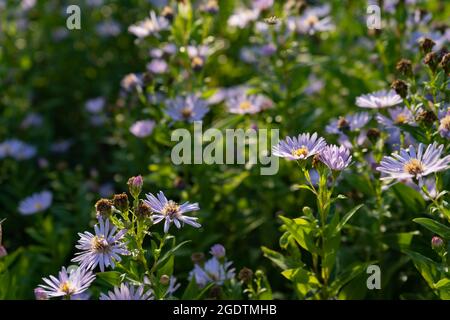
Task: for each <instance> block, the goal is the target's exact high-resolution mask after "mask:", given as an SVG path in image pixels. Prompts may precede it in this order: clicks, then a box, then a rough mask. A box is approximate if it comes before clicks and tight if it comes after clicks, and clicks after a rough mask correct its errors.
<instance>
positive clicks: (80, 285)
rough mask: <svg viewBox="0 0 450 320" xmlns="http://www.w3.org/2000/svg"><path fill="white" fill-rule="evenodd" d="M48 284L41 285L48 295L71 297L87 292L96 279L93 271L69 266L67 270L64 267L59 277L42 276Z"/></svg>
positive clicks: (51, 296)
mask: <svg viewBox="0 0 450 320" xmlns="http://www.w3.org/2000/svg"><path fill="white" fill-rule="evenodd" d="M42 280H44V282H45V283H46V284H42V285H39V287H41V288H42V289H44V292H45V293H46V294H47V295H48V297H50V298H53V297H69V298H70V297H71V296H73V295H77V294H80V293H83V292H85V291H86V290H87V289H88V288H89V286H90V285H91V283H92V282H93V281H94V280H95V275H94V274H93V273H92V271H89V270H86V269H83V268H81V267H78V268H69V270H67V269H66V268H65V267H62V269H61V271H60V272H59V275H58V278H56V277H54V276H50V277H49V278H42Z"/></svg>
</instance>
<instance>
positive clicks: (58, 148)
mask: <svg viewBox="0 0 450 320" xmlns="http://www.w3.org/2000/svg"><path fill="white" fill-rule="evenodd" d="M71 146H72V141H71V140H59V141H56V142H54V143H52V144H51V145H50V150H51V151H52V152H54V153H65V152H67V151H68V150H69V148H70V147H71Z"/></svg>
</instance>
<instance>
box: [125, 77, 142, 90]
mask: <svg viewBox="0 0 450 320" xmlns="http://www.w3.org/2000/svg"><path fill="white" fill-rule="evenodd" d="M143 84H144V83H143V81H142V75H140V74H136V73H130V74H127V75H126V76H125V77H124V78H123V79H122V81H121V82H120V85H121V86H122V88H123V89H124V90H125V91H131V90H132V89H135V88H140V87H142V85H143Z"/></svg>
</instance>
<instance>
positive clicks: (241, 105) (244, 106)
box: [239, 101, 252, 110]
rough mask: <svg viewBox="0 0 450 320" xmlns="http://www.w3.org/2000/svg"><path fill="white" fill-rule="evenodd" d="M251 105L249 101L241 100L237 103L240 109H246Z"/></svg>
mask: <svg viewBox="0 0 450 320" xmlns="http://www.w3.org/2000/svg"><path fill="white" fill-rule="evenodd" d="M251 107H252V104H251V103H250V101H243V102H241V103H240V104H239V109H241V110H248V109H250V108H251Z"/></svg>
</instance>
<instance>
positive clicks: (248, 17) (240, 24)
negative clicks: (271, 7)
mask: <svg viewBox="0 0 450 320" xmlns="http://www.w3.org/2000/svg"><path fill="white" fill-rule="evenodd" d="M258 17H259V10H258V9H245V8H240V9H237V10H236V11H235V12H234V13H233V14H232V15H231V16H230V18H228V25H229V26H230V27H237V28H239V29H244V28H245V27H246V26H247V25H249V24H250V23H251V22H253V21H256V20H257V19H258Z"/></svg>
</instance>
